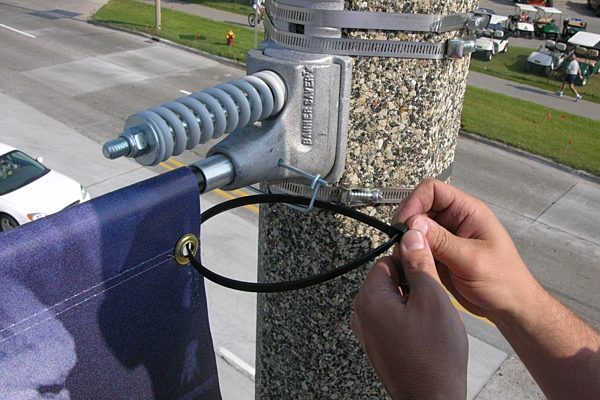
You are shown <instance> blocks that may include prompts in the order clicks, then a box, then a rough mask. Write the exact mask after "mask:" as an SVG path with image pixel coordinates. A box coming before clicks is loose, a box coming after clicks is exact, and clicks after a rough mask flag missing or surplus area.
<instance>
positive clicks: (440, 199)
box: [393, 179, 467, 223]
mask: <svg viewBox="0 0 600 400" xmlns="http://www.w3.org/2000/svg"><path fill="white" fill-rule="evenodd" d="M465 196H467V194H465V193H464V192H462V191H460V190H458V189H456V188H455V187H453V186H451V185H448V184H447V183H444V182H441V181H438V180H436V179H425V180H424V181H423V182H421V183H420V184H419V185H418V186H417V187H416V188H415V190H413V192H412V193H411V194H410V195H409V196H408V197H407V198H406V200H404V201H403V202H402V205H401V206H400V208H399V209H398V210H397V211H396V213H395V215H394V218H393V223H405V222H406V221H407V220H408V219H409V218H410V217H412V216H415V215H419V214H427V213H429V212H430V211H434V212H436V213H439V212H442V211H444V210H446V209H448V208H450V207H452V205H453V204H455V203H456V202H457V199H459V198H461V197H465Z"/></svg>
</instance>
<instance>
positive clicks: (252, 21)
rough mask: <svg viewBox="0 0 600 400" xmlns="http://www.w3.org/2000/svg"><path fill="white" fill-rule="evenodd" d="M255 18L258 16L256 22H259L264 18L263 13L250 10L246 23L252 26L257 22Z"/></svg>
mask: <svg viewBox="0 0 600 400" xmlns="http://www.w3.org/2000/svg"><path fill="white" fill-rule="evenodd" d="M257 18H258V24H260V23H261V22H262V20H263V19H264V13H262V12H261V13H259V14H257V13H256V12H255V11H253V12H251V13H250V14H248V25H250V26H251V27H252V28H254V27H255V26H256V24H257V22H256V21H257Z"/></svg>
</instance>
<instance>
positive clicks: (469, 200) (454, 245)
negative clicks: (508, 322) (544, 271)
mask: <svg viewBox="0 0 600 400" xmlns="http://www.w3.org/2000/svg"><path fill="white" fill-rule="evenodd" d="M398 222H404V223H407V224H408V226H409V227H411V228H412V229H419V230H420V231H422V232H425V233H426V235H427V240H428V242H429V244H430V246H431V250H432V252H433V257H434V258H435V259H436V260H437V261H439V263H438V273H439V276H440V278H441V280H442V282H443V283H444V285H445V286H446V288H448V290H450V292H452V294H453V295H454V296H455V297H456V299H457V300H458V301H459V302H460V303H461V304H462V305H463V306H464V307H465V308H466V309H467V310H469V311H470V312H472V313H474V314H477V315H480V316H484V317H487V318H490V319H491V320H492V321H494V320H495V319H496V318H497V317H499V316H501V315H504V314H505V313H508V315H513V314H514V313H517V312H519V310H520V309H522V307H523V304H526V303H525V302H528V301H529V299H533V298H535V296H536V295H537V294H538V293H539V291H540V290H542V289H541V286H539V284H538V283H537V281H536V280H535V278H534V277H533V276H532V275H531V273H530V272H529V270H528V269H527V267H526V266H525V264H524V262H523V260H522V259H521V257H520V255H519V253H518V251H517V249H516V247H515V245H514V243H513V241H512V240H511V238H510V236H509V235H508V233H507V232H506V230H505V229H504V227H503V226H502V224H501V223H500V221H498V219H497V218H496V216H495V215H494V213H493V212H492V211H491V210H490V209H489V208H488V207H487V206H486V205H485V204H484V203H483V202H481V201H480V200H478V199H476V198H474V197H471V196H469V195H467V194H465V193H463V192H461V191H460V190H458V189H456V188H454V187H452V186H450V185H448V184H445V183H443V182H440V181H436V180H433V179H428V180H425V181H424V182H423V183H421V184H420V185H419V186H418V187H417V188H416V189H415V190H414V191H413V193H412V194H411V195H410V196H409V197H408V198H407V199H406V200H405V201H404V202H403V203H402V204H401V205H400V207H399V209H398V211H397V212H396V215H395V216H394V223H398Z"/></svg>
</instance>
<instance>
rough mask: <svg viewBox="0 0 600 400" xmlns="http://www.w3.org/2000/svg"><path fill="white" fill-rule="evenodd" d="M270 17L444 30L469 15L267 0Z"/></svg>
mask: <svg viewBox="0 0 600 400" xmlns="http://www.w3.org/2000/svg"><path fill="white" fill-rule="evenodd" d="M266 9H267V13H268V14H269V16H271V17H272V18H276V19H278V20H282V21H286V22H290V23H293V24H299V25H305V26H318V27H328V28H349V29H378V30H393V31H409V32H433V33H443V32H450V31H456V30H461V29H465V27H466V24H467V21H468V19H469V14H466V13H463V14H454V15H427V14H407V13H388V12H368V11H349V10H321V9H314V8H304V7H296V6H290V5H287V4H281V3H279V2H277V1H276V0H267V3H266Z"/></svg>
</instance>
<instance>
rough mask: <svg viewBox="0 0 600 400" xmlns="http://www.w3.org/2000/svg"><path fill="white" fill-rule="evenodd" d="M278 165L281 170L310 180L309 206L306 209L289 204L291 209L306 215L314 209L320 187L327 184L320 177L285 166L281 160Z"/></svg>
mask: <svg viewBox="0 0 600 400" xmlns="http://www.w3.org/2000/svg"><path fill="white" fill-rule="evenodd" d="M278 165H279V166H280V167H281V168H285V169H287V170H290V171H292V172H295V173H296V174H298V175H300V176H303V177H305V178H308V179H310V181H311V184H310V188H311V190H312V194H311V198H310V204H309V205H308V206H307V207H300V206H295V205H292V204H289V206H290V207H291V208H293V209H295V210H298V211H301V212H303V213H305V214H308V213H309V212H311V211H312V209H313V208H314V204H315V201H316V200H317V196H318V195H319V190H320V189H321V187H323V186H329V183H328V182H327V181H326V180H323V179H321V175H312V174H309V173H308V172H306V171H303V170H301V169H299V168H296V167H292V166H291V165H288V164H286V163H285V162H284V161H283V160H279V163H278Z"/></svg>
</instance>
